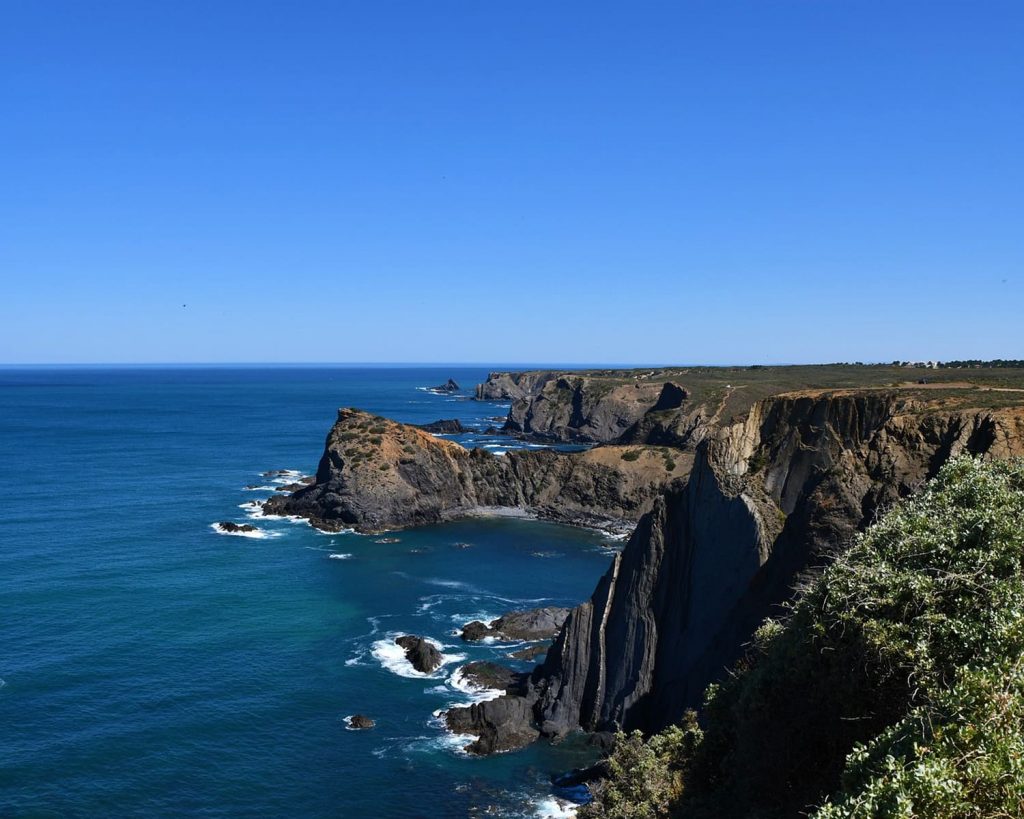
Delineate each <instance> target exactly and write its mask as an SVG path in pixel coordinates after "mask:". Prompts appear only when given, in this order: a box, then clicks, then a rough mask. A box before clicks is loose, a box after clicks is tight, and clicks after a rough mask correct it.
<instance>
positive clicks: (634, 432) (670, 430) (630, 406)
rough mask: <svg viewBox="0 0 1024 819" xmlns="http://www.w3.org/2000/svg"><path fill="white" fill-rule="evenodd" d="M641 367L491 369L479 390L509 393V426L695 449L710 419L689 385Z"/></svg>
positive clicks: (555, 436)
mask: <svg viewBox="0 0 1024 819" xmlns="http://www.w3.org/2000/svg"><path fill="white" fill-rule="evenodd" d="M652 375H654V373H653V372H651V373H642V374H640V373H637V372H636V371H591V372H580V373H573V372H521V373H491V374H490V375H489V376H488V378H487V381H485V382H484V383H483V384H479V385H477V388H476V397H477V398H478V399H488V400H499V399H500V400H510V401H512V406H511V408H510V409H509V413H508V417H507V418H506V420H505V425H504V427H503V428H502V429H503V431H504V432H509V433H513V434H516V435H525V436H528V437H532V438H536V439H539V440H546V441H560V442H570V443H610V442H616V443H624V444H626V443H628V444H652V445H656V446H672V447H680V448H689V449H692V448H693V447H694V446H696V444H697V443H699V442H700V440H701V438H702V437H703V432H704V431H705V429H706V427H707V425H708V423H710V422H713V420H714V419H711V418H709V417H708V416H707V414H706V410H705V409H703V408H702V407H689V406H688V405H687V402H688V400H689V398H690V393H689V391H688V390H687V389H685V388H684V387H682V386H680V385H679V384H676V383H675V382H673V381H667V380H657V379H654V380H648V377H649V376H652Z"/></svg>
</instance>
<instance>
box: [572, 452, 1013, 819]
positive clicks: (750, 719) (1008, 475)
mask: <svg viewBox="0 0 1024 819" xmlns="http://www.w3.org/2000/svg"><path fill="white" fill-rule="evenodd" d="M701 720H702V725H703V728H704V734H703V737H702V738H697V739H696V740H694V735H693V734H692V733H691V734H689V736H690V738H691V745H690V746H689V747H684V746H683V744H682V741H681V740H680V738H679V735H678V734H676V735H674V737H675V738H674V739H673V734H672V733H671V732H666V733H665V734H662V735H659V736H658V737H655V738H652V739H650V740H648V742H647V743H646V746H647V748H648V750H646V751H643V750H638V749H631V750H630V751H629V753H631V754H632V755H633V756H634V757H635V758H637V759H647V758H648V757H649V756H650V754H654V757H655V758H657V759H661V758H663V757H665V756H666V755H667V756H668V757H670V758H672V759H673V760H674V761H673V762H672V763H671V765H672V766H673V768H674V769H676V770H679V771H680V772H681V776H680V778H679V781H678V782H674V783H673V784H672V786H671V788H670V791H671V794H672V796H671V797H670V798H669V802H668V806H667V807H666V805H665V804H664V802H663V801H662V800H663V794H664V791H663V790H662V789H661V786H660V785H658V784H657V783H658V782H659V781H660V780H659V778H658V777H657V776H655V777H654V780H653V785H652V789H651V790H649V791H644V790H642V789H640V788H639V786H638V785H637V783H632V784H630V776H631V774H630V772H629V770H628V767H623V766H619V767H618V768H615V769H613V778H612V781H611V782H609V783H607V784H606V785H604V786H603V787H602V788H600V789H599V792H598V794H597V805H596V806H595V807H594V808H593V809H592V812H591V813H590V814H589V815H591V816H600V817H604V816H608V817H618V816H622V817H627V816H630V817H632V816H637V817H641V816H643V817H646V816H660V815H667V813H671V814H672V815H678V816H685V817H722V818H723V819H728V817H737V819H738V818H739V817H744V818H746V817H758V819H773V818H774V817H797V816H806V815H811V816H813V817H816V819H872V818H873V817H893V818H894V819H896V818H898V819H918V817H921V818H922V819H924V818H925V817H927V819H954V818H956V819H959V818H960V817H963V818H964V819H967V817H970V819H997V818H998V819H1003V818H1004V817H1019V816H1024V461H1020V460H1017V461H1002V462H999V461H996V462H992V463H987V464H984V463H981V462H978V461H974V460H972V459H970V458H960V459H956V460H954V461H951V462H950V463H949V464H947V465H946V466H944V467H943V468H942V469H941V470H940V472H939V474H938V476H937V477H936V478H935V480H934V481H932V482H931V483H929V484H928V485H927V486H926V488H925V489H924V490H923V491H922V492H921V493H920V494H919V495H918V496H916V497H914V498H911V499H909V500H907V501H905V502H903V503H902V504H900V505H899V506H897V507H896V508H895V509H893V510H892V511H891V512H890V513H889V514H887V515H886V516H885V517H884V518H883V519H882V520H881V521H880V522H878V523H876V524H875V525H873V526H872V527H870V528H869V529H868V531H867V532H866V533H865V534H864V535H862V536H861V537H859V538H858V540H857V542H856V543H855V544H854V546H853V547H852V548H851V549H850V550H849V551H848V552H847V553H846V554H845V555H842V556H840V557H839V558H838V559H837V561H836V562H835V563H834V564H833V565H832V566H831V567H829V568H828V569H826V570H825V571H824V572H823V574H822V575H821V577H820V578H819V579H818V580H817V581H815V582H814V583H812V584H811V585H810V586H809V587H808V589H807V590H806V592H805V593H804V594H803V596H802V597H801V598H800V600H799V601H798V602H797V603H796V604H795V605H794V607H793V609H792V611H791V613H790V615H789V617H788V618H787V619H786V620H785V621H784V622H782V623H779V622H775V621H766V622H765V624H764V625H762V627H761V628H760V629H759V630H758V631H757V633H756V634H755V637H754V640H753V643H752V646H751V649H750V653H749V656H748V657H747V658H746V659H745V660H744V662H743V663H741V664H740V667H739V668H738V669H737V671H736V673H735V674H734V675H733V676H731V677H729V678H728V679H726V680H725V681H724V682H722V683H721V684H719V685H715V686H711V687H710V688H709V689H708V692H707V694H706V698H705V706H704V709H703V713H702V715H701ZM666 745H673V746H674V748H673V749H668V750H666V748H665V746H666ZM624 747H629V746H628V745H627V746H624ZM658 749H660V750H658ZM616 753H618V752H616ZM630 800H635V801H634V802H631V804H632V805H634V806H636V810H638V811H641V812H636V813H629V812H628V810H631V809H633V808H628V809H627V808H625V807H623V804H624V803H625V802H629V801H630ZM815 805H817V806H819V807H818V808H815V807H814V806H815ZM607 810H615V811H618V812H617V813H607V812H606V813H601V812H600V811H607ZM643 811H646V812H643Z"/></svg>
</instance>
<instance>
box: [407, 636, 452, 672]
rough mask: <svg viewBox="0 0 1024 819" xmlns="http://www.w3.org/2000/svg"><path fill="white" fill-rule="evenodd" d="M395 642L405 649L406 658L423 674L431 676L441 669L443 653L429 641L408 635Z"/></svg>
mask: <svg viewBox="0 0 1024 819" xmlns="http://www.w3.org/2000/svg"><path fill="white" fill-rule="evenodd" d="M395 642H396V643H397V644H398V645H400V646H401V647H402V648H404V649H405V658H406V659H407V660H408V661H409V662H410V663H411V664H412V667H413V668H415V669H416V670H417V671H419V672H420V673H421V674H430V673H431V672H433V671H436V670H437V669H438V668H440V667H441V661H442V659H443V658H442V657H441V652H440V651H438V649H437V646H435V645H434V644H433V643H431V642H430V641H429V640H426V639H424V638H423V637H416V636H414V635H412V634H406V635H404V636H402V637H396V638H395Z"/></svg>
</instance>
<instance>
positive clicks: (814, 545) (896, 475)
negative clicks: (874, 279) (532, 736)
mask: <svg viewBox="0 0 1024 819" xmlns="http://www.w3.org/2000/svg"><path fill="white" fill-rule="evenodd" d="M961 452H971V453H975V454H978V455H982V456H984V457H1008V456H1010V455H1014V454H1020V453H1022V452H1024V415H1022V414H1021V412H1020V411H1019V410H1016V409H1011V410H997V411H990V410H977V411H973V410H968V411H956V412H950V411H948V410H945V409H943V408H942V406H941V405H937V404H922V403H919V402H915V401H912V400H906V399H903V398H901V397H900V396H899V395H898V394H895V393H885V392H877V391H876V392H862V393H834V394H831V393H830V394H800V395H785V396H779V397H776V398H771V399H767V400H765V401H762V402H759V403H758V404H756V405H755V406H754V408H753V409H752V410H751V412H750V413H749V415H748V416H747V417H746V418H745V419H744V420H742V421H740V422H738V423H735V424H731V425H729V426H726V427H723V428H721V429H719V430H717V431H716V432H715V433H714V434H713V435H712V436H710V437H708V438H707V439H706V440H705V441H704V442H703V443H702V444H701V445H700V447H699V449H698V452H697V456H696V460H695V462H694V466H693V470H692V472H691V475H690V478H689V481H688V482H687V484H686V486H685V487H683V488H676V489H672V490H670V491H667V492H666V493H665V494H664V496H663V497H661V498H659V499H658V501H657V502H656V503H655V504H654V505H653V508H652V509H651V511H650V512H649V513H648V514H646V515H645V516H644V517H643V518H642V519H641V521H640V523H639V524H638V526H637V528H636V530H635V532H634V533H633V536H632V537H631V538H630V540H629V542H628V544H627V546H626V548H625V550H624V551H623V553H622V554H621V555H619V556H617V557H616V558H615V560H614V561H613V563H612V566H611V567H610V568H609V570H608V572H607V573H606V574H605V576H604V577H603V578H602V579H601V581H600V582H599V583H598V586H597V588H596V590H595V591H594V594H593V595H592V597H591V599H590V600H589V601H587V602H586V603H584V604H583V605H581V606H579V607H577V608H576V609H574V610H573V612H572V613H571V614H570V615H569V617H568V619H567V620H566V623H565V625H564V627H563V629H562V631H561V633H560V635H559V637H558V639H557V640H556V642H555V644H554V646H553V647H552V649H551V650H550V652H549V653H548V655H547V659H546V660H545V662H544V664H543V665H542V666H541V667H539V668H538V669H537V670H536V671H535V672H534V675H533V678H532V680H531V683H530V687H529V690H528V691H527V693H526V695H525V696H524V697H522V698H521V699H522V700H523V702H524V703H525V705H527V706H528V708H527V709H526V711H525V712H527V713H528V714H529V718H530V720H531V723H530V726H529V727H530V729H531V730H535V731H539V732H540V733H542V734H544V735H547V736H557V735H561V734H564V733H566V732H567V731H570V730H573V729H575V728H577V727H582V728H584V729H588V730H602V729H607V728H613V727H622V728H625V729H632V728H639V729H642V730H645V731H654V730H658V729H660V728H662V727H664V726H665V725H667V724H669V723H671V722H675V721H677V720H678V719H679V718H680V717H681V716H682V714H683V711H684V710H685V708H687V707H691V706H693V705H696V704H698V703H699V700H700V697H701V695H702V692H703V690H704V688H705V686H706V685H707V683H709V682H710V681H712V680H714V679H716V678H718V677H720V675H721V674H722V673H723V672H724V670H725V669H726V668H727V667H728V666H729V665H730V664H731V663H732V662H733V661H734V660H735V659H736V658H737V657H738V655H739V653H740V651H741V648H742V646H743V644H744V643H745V642H746V641H747V640H749V638H750V636H751V634H752V633H753V630H754V628H755V627H756V625H757V624H758V623H759V622H760V621H761V620H762V619H763V618H764V617H765V616H766V615H768V614H769V613H770V612H771V611H772V609H773V607H774V606H775V605H777V604H778V603H780V602H782V601H784V600H786V599H788V598H789V597H790V596H791V594H792V589H793V587H794V584H795V583H796V582H797V580H798V579H799V576H800V573H801V572H804V571H806V570H809V569H813V568H814V567H815V566H820V565H822V564H823V563H824V562H825V561H826V560H827V559H828V557H829V555H830V554H831V553H833V552H834V551H835V550H836V549H840V548H842V547H843V546H844V545H845V544H847V543H848V542H849V540H850V538H851V537H852V536H853V535H854V534H855V533H856V532H857V531H858V530H859V529H862V528H863V527H864V526H865V525H866V524H867V523H869V522H870V521H871V520H872V518H873V516H874V515H875V514H876V513H877V512H878V510H880V509H882V508H884V507H885V506H886V505H887V504H889V503H891V502H892V501H893V500H894V499H896V498H898V497H900V496H903V495H906V494H909V493H910V492H912V491H913V490H914V489H916V488H917V487H918V486H919V485H920V484H921V483H922V482H923V481H924V480H926V479H927V478H928V477H930V476H931V475H933V474H934V473H935V472H936V470H937V469H938V468H939V466H940V465H941V464H943V463H944V462H945V461H946V460H948V459H949V458H950V457H952V456H953V455H956V454H959V453H961ZM504 699H508V698H501V700H496V701H494V705H491V703H481V704H480V705H479V706H476V708H477V710H476V711H475V712H473V713H472V714H460V715H459V716H458V717H456V718H455V719H454V720H453V722H454V723H458V724H460V725H461V726H462V728H463V730H467V731H469V732H471V733H478V734H479V735H480V736H481V740H480V742H479V743H478V745H477V747H476V748H475V750H478V751H481V752H484V751H487V750H489V749H490V748H491V747H507V746H508V745H509V743H510V742H513V741H514V740H515V738H517V737H518V738H522V737H524V736H527V735H528V734H529V731H527V730H519V729H516V728H515V726H514V725H512V723H511V721H510V717H511V715H513V714H516V713H520V712H521V711H522V708H521V706H519V705H517V706H515V707H513V706H512V705H511V704H509V703H502V700H504ZM489 709H497V710H498V711H500V712H501V716H502V718H501V719H492V718H491V717H490V715H489V713H488V711H489ZM471 717H475V720H476V722H477V728H478V729H479V730H476V729H473V728H472V725H471V724H470V726H469V727H467V725H466V722H467V719H468V720H469V722H470V723H472V722H473V720H472V719H470V718H471Z"/></svg>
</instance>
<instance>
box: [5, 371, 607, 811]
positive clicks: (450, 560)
mask: <svg viewBox="0 0 1024 819" xmlns="http://www.w3.org/2000/svg"><path fill="white" fill-rule="evenodd" d="M449 377H454V378H455V379H456V381H458V382H459V383H460V384H461V385H462V386H463V387H464V388H467V393H468V392H469V391H471V390H472V386H473V385H474V384H476V383H478V382H479V381H481V380H483V379H484V378H485V377H486V369H485V368H472V369H467V368H441V369H433V368H398V367H388V368H380V367H378V368H358V367H333V368H331V367H264V368H259V367H238V368H229V367H209V368H203V367H187V368H186V367H183V368H134V369H133V368H99V369H88V368H42V369H30V368H13V369H4V370H0V463H2V464H3V465H4V467H5V468H6V470H7V472H6V475H7V486H6V491H5V501H4V512H3V515H2V518H0V520H2V523H0V532H2V539H0V737H2V740H0V816H3V817H51V816H52V817H95V816H118V817H134V816H146V817H149V816H203V817H219V816H260V817H278V816H280V817H284V816H287V817H470V816H484V815H486V816H507V817H518V816H524V817H525V816H531V817H532V816H537V817H540V816H559V815H565V814H566V811H567V810H568V808H567V807H566V806H565V804H564V803H561V802H559V801H558V800H557V799H556V797H565V796H570V795H571V794H566V793H562V792H559V791H557V789H553V787H552V785H551V781H550V777H551V774H552V773H553V772H557V771H564V770H568V769H570V768H573V767H575V766H577V765H581V764H585V763H586V762H588V761H590V760H592V758H593V752H592V751H591V750H590V749H589V748H587V747H586V746H585V745H584V743H582V742H579V741H572V740H569V741H566V742H564V743H562V744H560V745H557V746H552V745H548V744H544V743H541V744H537V745H535V746H533V747H531V748H529V749H526V750H524V751H521V752H516V753H508V754H501V755H497V756H493V757H489V758H476V757H472V756H468V755H466V754H465V753H464V752H463V751H462V750H461V747H462V745H463V744H464V742H465V740H464V739H460V738H458V737H453V736H451V735H449V734H448V733H446V731H445V730H444V728H443V726H442V725H441V724H440V723H439V721H438V720H437V719H436V718H435V717H434V712H436V711H437V710H438V709H441V708H444V707H446V706H448V705H450V704H453V703H458V702H468V701H471V700H472V698H473V696H474V693H473V692H469V691H466V690H463V689H464V686H460V684H459V676H458V674H457V673H456V672H457V670H458V668H459V667H460V666H461V665H463V664H465V663H466V662H468V661H470V660H477V659H493V660H497V661H499V662H506V663H508V664H511V665H514V666H516V667H518V668H521V669H524V670H525V669H528V668H529V667H530V665H529V664H523V663H516V662H515V661H512V660H509V659H508V657H507V656H506V655H507V653H508V652H509V651H510V650H513V649H514V648H515V647H516V646H511V647H510V646H504V645H476V644H466V643H463V642H462V641H461V640H460V639H459V638H458V637H457V636H456V631H457V629H458V628H459V627H460V626H461V625H462V624H464V623H465V622H467V621H469V620H473V619H482V618H490V617H495V616H497V615H499V614H501V613H503V612H505V611H509V610H512V609H516V608H523V607H534V606H538V605H548V604H550V605H573V604H576V603H579V602H581V601H582V600H584V599H586V598H587V597H588V596H589V594H590V592H591V591H592V590H593V587H594V585H595V583H596V581H597V579H598V577H599V576H600V575H601V574H602V573H603V572H604V571H605V569H606V568H607V566H608V564H609V560H610V556H611V554H612V552H613V550H614V549H615V548H618V547H619V546H620V545H621V544H620V543H617V542H616V541H614V540H611V539H609V538H607V537H605V536H603V535H602V534H600V533H598V532H592V531H587V530H581V529H574V528H571V527H567V526H561V525H556V524H552V523H547V522H541V521H534V520H517V519H504V518H480V519H472V520H464V521H458V522H453V523H450V524H444V525H436V526H429V527H422V528H418V529H415V530H407V531H402V532H398V533H394V534H393V535H392V536H391V537H392V538H394V539H397V542H380V541H381V538H380V537H379V536H377V537H374V536H363V535H357V534H331V535H327V534H324V533H321V532H318V531H316V530H314V529H312V528H311V527H310V526H309V525H308V524H306V523H304V522H303V523H296V522H291V521H287V520H270V521H268V520H260V521H254V520H253V521H250V520H249V519H248V518H247V512H248V510H247V509H246V508H244V505H245V504H246V503H248V502H251V501H253V500H256V499H262V498H266V497H268V496H269V495H270V494H271V493H272V487H273V486H274V485H275V484H274V483H273V480H272V479H270V478H266V477H262V476H261V473H263V472H265V471H268V470H275V469H289V470H298V471H300V472H302V473H303V474H311V473H312V472H313V471H315V468H316V464H317V460H318V459H319V456H320V453H321V449H322V446H323V441H324V438H325V436H326V434H327V432H328V430H329V428H330V426H331V424H332V423H333V421H334V417H335V413H336V410H337V408H338V407H340V406H356V407H360V408H363V409H367V410H370V411H373V412H376V413H379V414H382V415H386V416H388V417H390V418H394V419H396V420H399V421H405V422H412V423H426V422H429V421H434V420H437V419H440V418H458V419H460V420H461V421H462V422H463V423H464V424H466V425H467V426H469V427H471V428H472V429H473V430H474V431H473V432H472V433H470V434H468V435H464V436H459V439H460V440H461V441H462V443H464V444H466V445H468V446H487V447H489V448H490V449H491V451H496V452H500V451H501V450H503V449H505V448H508V447H509V446H512V445H515V442H512V441H510V440H509V439H507V438H502V437H496V436H493V435H487V434H485V433H484V430H485V429H486V428H487V427H488V426H489V425H491V424H494V425H497V426H500V422H499V421H496V420H493V418H495V417H497V416H503V415H504V414H505V412H506V410H507V405H502V404H498V403H490V402H476V401H470V400H461V399H458V398H455V397H452V396H447V395H437V394H433V393H431V392H429V391H428V390H426V389H425V388H428V387H430V386H432V385H435V384H440V383H443V382H444V381H445V380H446V379H447V378H449ZM279 480H280V479H279ZM248 485H257V486H261V487H271V488H270V489H256V490H253V489H245V488H244V487H246V486H248ZM221 520H232V521H237V522H239V523H242V522H252V523H256V524H257V525H258V526H259V527H260V529H261V530H263V537H259V538H255V537H239V536H227V535H223V534H219V533H217V532H216V531H214V529H213V528H211V526H212V524H214V523H215V522H217V521H221ZM402 633H412V634H419V635H424V636H427V637H430V638H432V639H434V640H436V641H438V642H439V643H441V644H442V645H443V646H444V649H443V650H444V653H445V655H446V657H445V659H446V661H447V662H446V664H445V665H444V666H443V668H442V669H441V670H440V671H438V672H437V673H435V674H433V675H430V676H429V677H426V676H423V675H419V674H417V673H415V672H414V671H412V669H411V667H409V666H408V665H407V664H406V663H404V661H403V660H402V658H401V656H400V655H396V654H395V652H394V650H393V648H392V646H391V641H392V640H393V638H394V636H395V635H397V634H402ZM354 713H361V714H366V715H368V716H370V717H372V718H373V719H374V720H376V727H375V728H374V729H372V730H369V731H352V730H348V729H347V724H346V722H345V717H347V716H349V715H352V714H354Z"/></svg>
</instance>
